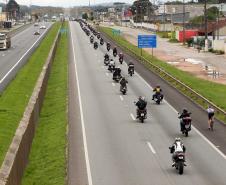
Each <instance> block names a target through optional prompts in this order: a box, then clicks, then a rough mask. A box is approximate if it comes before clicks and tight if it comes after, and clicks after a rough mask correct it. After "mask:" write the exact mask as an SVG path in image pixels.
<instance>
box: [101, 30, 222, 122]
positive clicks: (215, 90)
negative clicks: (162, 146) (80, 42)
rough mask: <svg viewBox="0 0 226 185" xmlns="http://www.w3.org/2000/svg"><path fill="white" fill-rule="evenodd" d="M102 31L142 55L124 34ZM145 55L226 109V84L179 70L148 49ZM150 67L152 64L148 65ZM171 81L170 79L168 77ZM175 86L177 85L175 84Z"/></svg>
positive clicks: (121, 44) (150, 60) (202, 104)
mask: <svg viewBox="0 0 226 185" xmlns="http://www.w3.org/2000/svg"><path fill="white" fill-rule="evenodd" d="M99 29H100V31H102V32H104V33H106V34H107V35H108V36H109V37H110V38H111V39H113V40H114V41H116V42H117V43H118V44H119V45H120V46H122V47H124V48H125V47H126V48H129V49H131V50H132V51H134V52H135V53H136V55H138V56H140V49H139V48H137V46H135V45H133V44H131V43H130V42H128V41H127V40H125V39H124V38H123V37H122V36H117V37H115V36H113V35H112V30H111V28H104V27H99ZM143 57H144V58H145V59H147V60H148V62H149V63H152V64H155V65H157V66H159V67H161V68H162V69H164V70H165V71H166V72H168V73H169V74H171V75H172V76H174V77H175V78H177V79H178V80H180V81H181V82H183V83H185V84H186V85H188V86H189V87H190V88H192V89H193V90H195V91H196V92H198V93H199V94H201V95H202V96H204V97H205V98H206V99H208V100H210V101H211V102H213V103H214V104H216V105H217V106H219V107H220V108H222V109H224V110H226V93H225V92H226V85H222V84H218V83H214V82H211V81H208V80H203V79H200V78H197V77H195V76H194V75H192V74H191V73H188V72H184V71H182V70H179V69H177V68H175V67H174V66H172V65H170V64H167V63H166V62H163V61H161V60H159V59H157V58H155V57H152V56H151V55H150V54H149V53H147V52H146V51H143ZM148 67H150V66H148ZM160 75H161V76H162V77H163V75H162V74H160ZM166 80H168V81H169V79H166ZM174 86H175V85H174ZM178 88H179V90H181V91H182V92H183V93H184V94H186V95H187V96H190V97H191V98H192V99H194V97H192V96H191V95H190V94H188V92H186V91H184V90H183V89H182V88H180V87H178ZM197 103H199V104H200V105H201V106H203V107H206V106H207V105H206V104H204V103H203V102H201V101H199V100H197ZM217 117H218V118H219V119H221V120H222V121H224V122H225V121H226V118H225V116H223V115H217Z"/></svg>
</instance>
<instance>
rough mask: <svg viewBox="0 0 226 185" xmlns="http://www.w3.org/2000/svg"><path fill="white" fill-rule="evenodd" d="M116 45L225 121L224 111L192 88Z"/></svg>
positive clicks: (225, 112) (126, 48)
mask: <svg viewBox="0 0 226 185" xmlns="http://www.w3.org/2000/svg"><path fill="white" fill-rule="evenodd" d="M98 30H99V31H101V30H100V29H99V28H98ZM101 33H102V34H104V35H105V37H107V38H108V39H109V40H111V41H112V42H114V43H115V41H114V40H113V39H112V38H111V37H110V36H108V35H107V34H106V33H104V32H101ZM116 45H117V46H118V47H120V48H121V49H123V50H125V51H126V52H127V53H128V54H130V55H131V54H132V55H133V56H134V57H135V58H137V59H138V60H140V61H141V62H142V63H143V64H144V65H146V66H147V67H148V68H149V69H150V70H151V71H153V72H154V73H155V74H157V75H158V76H159V77H160V78H162V79H163V80H165V81H166V82H167V83H168V84H170V85H171V86H173V87H174V88H176V86H177V88H176V89H177V90H178V86H179V87H180V88H179V90H180V92H182V93H183V94H184V95H185V96H186V97H188V98H189V99H190V100H191V101H193V102H194V103H195V104H196V105H198V106H199V107H201V108H202V109H205V108H206V107H208V105H211V106H212V107H213V108H214V109H215V113H216V115H217V118H218V119H219V120H220V121H222V122H224V121H225V120H226V111H225V110H223V109H221V108H220V107H218V106H217V105H215V104H214V103H213V102H211V101H209V100H208V99H206V98H205V97H203V96H202V95H200V94H199V93H197V92H196V91H194V90H193V89H192V88H190V87H189V86H187V85H186V84H184V83H183V82H181V81H180V80H178V79H176V78H175V77H173V76H172V75H171V74H169V73H168V72H166V71H165V70H164V69H162V68H161V67H159V66H157V65H155V64H153V63H152V62H151V61H149V60H147V59H146V58H144V57H142V56H140V55H138V54H137V53H136V52H134V51H133V50H131V49H130V48H128V47H126V46H122V45H119V44H118V43H117V42H116ZM198 102H199V103H198Z"/></svg>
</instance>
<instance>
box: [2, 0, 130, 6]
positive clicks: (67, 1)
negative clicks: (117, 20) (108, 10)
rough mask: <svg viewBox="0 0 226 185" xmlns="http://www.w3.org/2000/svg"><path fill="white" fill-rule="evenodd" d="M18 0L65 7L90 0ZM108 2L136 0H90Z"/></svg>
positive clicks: (97, 2) (83, 3)
mask: <svg viewBox="0 0 226 185" xmlns="http://www.w3.org/2000/svg"><path fill="white" fill-rule="evenodd" d="M0 2H6V0H0ZM16 2H17V3H19V4H23V5H30V4H33V5H41V6H46V5H50V6H63V7H70V6H80V5H89V0H16ZM106 2H126V3H131V4H132V3H133V2H134V0H110V1H109V0H90V4H91V5H93V4H99V3H106Z"/></svg>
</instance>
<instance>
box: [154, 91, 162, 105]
mask: <svg viewBox="0 0 226 185" xmlns="http://www.w3.org/2000/svg"><path fill="white" fill-rule="evenodd" d="M162 100H163V95H162V94H156V96H155V98H154V101H155V102H156V104H158V105H159V104H160V103H161V101H162Z"/></svg>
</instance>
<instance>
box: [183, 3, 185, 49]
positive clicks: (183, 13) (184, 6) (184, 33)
mask: <svg viewBox="0 0 226 185" xmlns="http://www.w3.org/2000/svg"><path fill="white" fill-rule="evenodd" d="M183 45H185V4H184V0H183Z"/></svg>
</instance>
